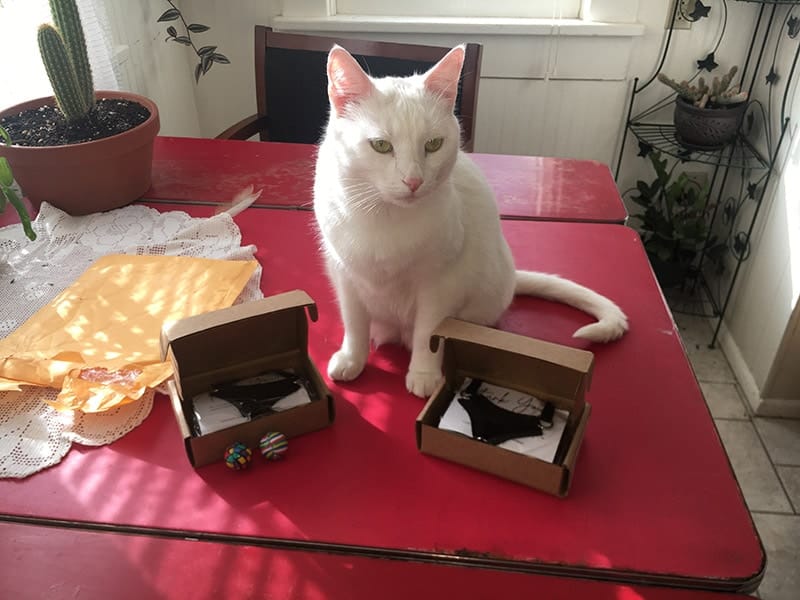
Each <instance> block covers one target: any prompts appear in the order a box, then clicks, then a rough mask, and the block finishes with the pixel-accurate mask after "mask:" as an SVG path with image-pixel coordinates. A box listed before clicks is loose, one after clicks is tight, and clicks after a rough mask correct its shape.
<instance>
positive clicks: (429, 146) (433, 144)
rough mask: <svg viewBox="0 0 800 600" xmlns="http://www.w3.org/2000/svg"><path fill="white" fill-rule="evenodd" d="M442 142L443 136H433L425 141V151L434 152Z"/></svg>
mask: <svg viewBox="0 0 800 600" xmlns="http://www.w3.org/2000/svg"><path fill="white" fill-rule="evenodd" d="M442 144H444V138H440V137H438V138H433V139H432V140H428V141H427V142H425V152H436V151H437V150H438V149H439V148H441V147H442Z"/></svg>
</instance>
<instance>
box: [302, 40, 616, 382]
mask: <svg viewBox="0 0 800 600" xmlns="http://www.w3.org/2000/svg"><path fill="white" fill-rule="evenodd" d="M463 62H464V48H463V46H459V47H456V48H454V49H452V50H451V51H450V52H449V53H448V54H447V55H446V56H445V57H444V58H442V60H441V61H439V62H438V63H437V64H436V65H434V66H433V67H432V68H431V69H430V70H429V71H428V72H427V73H424V74H420V75H413V76H411V77H403V78H399V77H385V78H381V79H373V78H370V77H369V76H368V75H367V74H366V73H364V71H363V70H362V69H361V67H360V66H359V65H358V63H357V62H356V61H355V60H354V59H353V57H352V56H351V55H350V54H349V53H348V52H347V51H346V50H344V49H343V48H341V47H339V46H334V48H333V49H332V50H331V51H330V54H329V55H328V96H329V98H330V104H331V110H330V120H329V122H328V125H327V129H326V131H325V136H324V139H323V141H322V143H321V145H320V148H319V156H318V159H317V166H316V177H315V182H314V210H315V213H316V218H317V221H318V224H319V229H320V231H321V233H322V247H323V251H324V256H325V262H326V266H327V270H328V274H329V276H330V278H331V281H332V282H333V285H334V287H335V290H336V295H337V297H338V300H339V307H340V311H341V317H342V321H343V324H344V340H343V341H342V346H341V349H340V350H339V351H337V352H336V353H335V354H334V355H333V356H332V357H331V359H330V363H329V364H328V375H330V377H331V378H332V379H334V380H340V381H349V380H351V379H354V378H356V377H358V375H359V374H360V373H361V371H362V370H363V368H364V365H365V364H366V362H367V357H368V355H369V351H370V340H372V341H373V342H374V344H375V345H376V346H379V345H381V344H382V343H386V342H402V343H404V344H405V345H406V346H408V347H409V348H410V350H411V362H410V364H409V368H408V374H407V376H406V387H407V388H408V390H409V391H410V392H412V393H413V394H416V395H417V396H422V397H427V396H429V395H430V394H431V393H432V392H433V391H434V389H435V387H436V385H437V384H438V382H439V381H440V379H441V377H442V372H441V357H440V356H439V355H437V354H434V353H432V352H431V351H430V349H429V340H430V337H431V333H432V332H433V330H434V329H435V328H436V326H437V325H438V324H439V323H440V322H441V321H442V320H443V319H444V318H446V317H457V318H460V319H464V320H467V321H472V322H474V323H479V324H484V325H492V324H494V323H496V322H497V320H498V319H499V318H500V316H501V314H502V313H503V311H505V310H506V308H507V307H508V306H509V304H510V303H511V300H512V298H513V296H514V294H515V293H517V294H528V295H535V296H539V297H542V298H547V299H550V300H556V301H560V302H564V303H566V304H569V305H572V306H574V307H576V308H579V309H581V310H583V311H585V312H587V313H589V314H591V315H593V316H594V317H596V318H597V319H598V321H597V322H596V323H592V324H590V325H587V326H585V327H582V328H581V329H579V330H578V331H576V332H575V337H581V338H585V339H588V340H594V341H602V342H606V341H610V340H614V339H616V338H619V337H620V336H622V335H623V333H624V332H625V331H626V330H627V328H628V323H627V319H626V317H625V314H624V313H623V312H622V311H621V310H620V309H619V307H617V305H616V304H614V303H613V302H612V301H611V300H609V299H607V298H605V297H603V296H601V295H599V294H597V293H596V292H593V291H592V290H589V289H587V288H585V287H583V286H580V285H578V284H576V283H573V282H571V281H568V280H565V279H561V278H559V277H558V276H556V275H547V274H544V273H533V272H526V271H515V268H514V262H513V259H512V257H511V251H510V250H509V247H508V244H507V243H506V241H505V239H504V238H503V234H502V232H501V229H500V219H499V216H498V212H497V207H496V204H495V201H494V197H493V195H492V192H491V190H490V189H489V186H488V184H487V183H486V181H485V179H484V177H483V175H482V174H481V172H480V171H479V169H478V168H477V167H476V166H475V165H474V164H473V162H472V161H471V160H470V159H469V157H468V156H467V155H466V154H464V153H463V152H462V151H461V150H460V148H459V145H460V128H459V124H458V121H457V119H456V117H455V116H454V115H453V107H454V103H455V100H456V95H457V90H458V80H459V77H460V75H461V67H462V65H463Z"/></svg>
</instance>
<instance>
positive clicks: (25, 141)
mask: <svg viewBox="0 0 800 600" xmlns="http://www.w3.org/2000/svg"><path fill="white" fill-rule="evenodd" d="M148 117H150V111H149V110H147V108H145V107H144V106H142V105H141V104H137V103H136V102H131V101H130V100H119V99H111V98H101V99H99V100H98V101H97V104H96V105H95V107H94V108H93V109H92V111H91V112H90V113H89V115H88V116H87V117H86V118H85V119H81V120H80V121H77V122H75V123H68V122H67V121H66V119H64V115H62V114H61V111H60V110H58V108H56V107H55V106H42V107H40V108H34V109H30V110H25V111H23V112H21V113H19V114H17V115H11V116H5V117H3V118H0V125H2V126H3V127H5V129H6V131H8V134H9V136H11V141H12V142H13V143H14V144H16V145H18V146H63V145H67V144H78V143H81V142H89V141H93V140H99V139H102V138H107V137H111V136H112V135H117V134H119V133H122V132H124V131H128V130H129V129H133V128H134V127H136V126H137V125H141V124H142V123H144V122H145V121H146V120H147V119H148Z"/></svg>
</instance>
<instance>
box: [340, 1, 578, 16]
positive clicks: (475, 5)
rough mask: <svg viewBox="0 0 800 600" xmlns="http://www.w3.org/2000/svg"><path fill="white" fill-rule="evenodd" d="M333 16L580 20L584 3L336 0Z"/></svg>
mask: <svg viewBox="0 0 800 600" xmlns="http://www.w3.org/2000/svg"><path fill="white" fill-rule="evenodd" d="M331 4H332V6H333V8H332V10H331V14H332V15H348V16H349V15H372V16H392V17H501V18H503V17H508V18H515V17H516V18H554V17H555V18H559V17H560V18H564V19H569V18H572V19H575V18H578V16H579V14H580V9H581V0H491V1H487V0H450V1H443V2H438V1H434V0H403V1H402V2H397V1H396V0H332V2H331Z"/></svg>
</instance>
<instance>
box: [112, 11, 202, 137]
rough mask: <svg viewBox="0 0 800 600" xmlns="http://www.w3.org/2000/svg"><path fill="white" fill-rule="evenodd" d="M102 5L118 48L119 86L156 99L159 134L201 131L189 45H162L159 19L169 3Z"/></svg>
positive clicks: (162, 28) (161, 26)
mask: <svg viewBox="0 0 800 600" xmlns="http://www.w3.org/2000/svg"><path fill="white" fill-rule="evenodd" d="M106 8H107V10H108V12H109V19H110V20H111V26H112V29H113V39H114V41H115V42H116V43H117V44H119V48H120V50H119V52H120V59H121V67H120V68H121V70H122V73H121V75H122V80H123V88H124V89H127V90H128V91H131V92H135V93H138V94H142V95H143V96H147V97H148V98H150V99H152V100H154V101H155V103H156V105H157V106H158V111H159V118H160V120H161V135H178V136H199V135H201V129H200V116H199V114H198V111H197V104H196V101H195V95H194V89H193V86H194V83H193V79H192V65H191V64H190V63H189V61H188V49H187V48H185V47H183V46H180V45H178V44H176V43H174V42H171V43H170V44H167V43H165V42H164V38H165V37H166V34H165V30H166V25H164V24H163V23H157V19H158V17H159V15H161V13H163V12H164V11H165V10H166V9H168V8H169V4H167V3H166V2H164V1H163V0H142V1H141V2H125V3H121V2H108V3H107V4H106Z"/></svg>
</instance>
